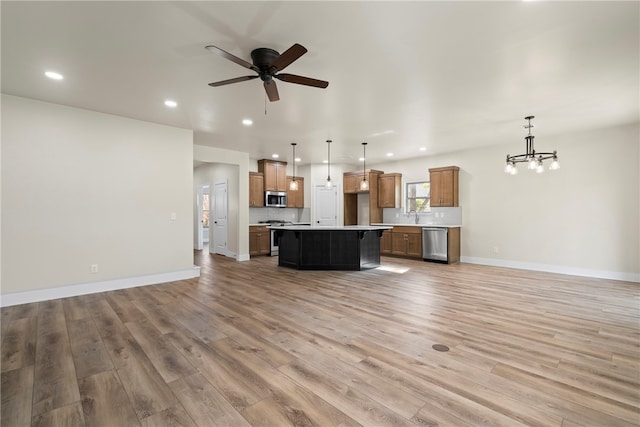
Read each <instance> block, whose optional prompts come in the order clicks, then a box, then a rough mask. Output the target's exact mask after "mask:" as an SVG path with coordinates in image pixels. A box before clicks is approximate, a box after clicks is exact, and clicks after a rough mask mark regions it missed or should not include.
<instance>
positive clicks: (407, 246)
mask: <svg viewBox="0 0 640 427" xmlns="http://www.w3.org/2000/svg"><path fill="white" fill-rule="evenodd" d="M389 231H391V235H390V236H391V254H392V255H399V256H404V257H409V258H422V227H411V226H395V225H394V226H393V228H392V229H391V230H389Z"/></svg>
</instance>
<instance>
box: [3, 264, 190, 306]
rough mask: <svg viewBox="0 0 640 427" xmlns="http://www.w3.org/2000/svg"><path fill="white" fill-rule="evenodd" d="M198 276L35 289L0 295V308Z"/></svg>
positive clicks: (155, 276) (179, 273)
mask: <svg viewBox="0 0 640 427" xmlns="http://www.w3.org/2000/svg"><path fill="white" fill-rule="evenodd" d="M199 276H200V267H198V266H195V265H194V266H193V268H190V269H186V270H178V271H170V272H168V273H159V274H149V275H146V276H137V277H127V278H124V279H114V280H105V281H101V282H91V283H82V284H79V285H69V286H58V287H55V288H47V289H37V290H33V291H26V292H14V293H10V294H2V295H0V307H8V306H10V305H18V304H27V303H31V302H38V301H46V300H52V299H58V298H68V297H75V296H78V295H87V294H94V293H97V292H106V291H115V290H118V289H126V288H135V287H137V286H146V285H156V284H158V283H166V282H174V281H176V280H185V279H192V278H194V277H199Z"/></svg>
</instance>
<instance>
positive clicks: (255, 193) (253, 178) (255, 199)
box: [249, 172, 264, 208]
mask: <svg viewBox="0 0 640 427" xmlns="http://www.w3.org/2000/svg"><path fill="white" fill-rule="evenodd" d="M249 207H250V208H262V207H264V175H263V174H262V173H260V172H249Z"/></svg>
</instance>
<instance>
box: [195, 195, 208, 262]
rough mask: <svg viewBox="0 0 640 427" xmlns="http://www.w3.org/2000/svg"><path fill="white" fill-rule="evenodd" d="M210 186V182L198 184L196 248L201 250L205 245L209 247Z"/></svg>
mask: <svg viewBox="0 0 640 427" xmlns="http://www.w3.org/2000/svg"><path fill="white" fill-rule="evenodd" d="M209 197H210V188H209V185H208V184H200V185H198V200H197V208H198V237H197V239H196V249H197V250H199V251H201V250H202V249H203V248H204V247H205V246H206V247H207V248H208V247H209V209H210V205H211V204H210V202H209Z"/></svg>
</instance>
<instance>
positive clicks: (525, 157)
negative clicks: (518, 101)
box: [504, 116, 560, 175]
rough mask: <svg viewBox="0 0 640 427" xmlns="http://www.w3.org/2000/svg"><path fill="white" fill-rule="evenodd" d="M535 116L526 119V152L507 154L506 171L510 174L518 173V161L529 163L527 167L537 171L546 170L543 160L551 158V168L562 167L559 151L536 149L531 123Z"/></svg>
mask: <svg viewBox="0 0 640 427" xmlns="http://www.w3.org/2000/svg"><path fill="white" fill-rule="evenodd" d="M533 117H534V116H527V117H525V118H524V119H525V120H527V121H528V123H527V124H526V125H524V128H525V129H527V131H528V134H527V136H525V137H524V139H525V141H526V147H525V148H526V152H525V153H524V154H518V155H515V156H510V155H508V154H507V164H506V165H505V167H504V172H505V173H507V174H509V175H515V174H517V173H518V169H516V163H527V168H528V169H530V170H534V171H536V172H537V173H542V172H544V165H543V164H542V161H543V160H548V159H551V164H550V165H549V170H552V171H554V170H557V169H560V163H559V162H558V152H557V151H554V152H552V153H536V150H535V149H534V148H533V138H535V137H534V136H533V135H531V129H532V128H533V125H532V124H531V119H533Z"/></svg>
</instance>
